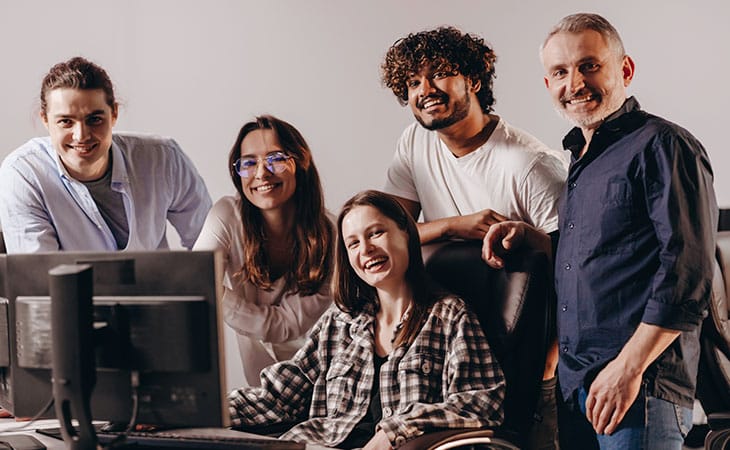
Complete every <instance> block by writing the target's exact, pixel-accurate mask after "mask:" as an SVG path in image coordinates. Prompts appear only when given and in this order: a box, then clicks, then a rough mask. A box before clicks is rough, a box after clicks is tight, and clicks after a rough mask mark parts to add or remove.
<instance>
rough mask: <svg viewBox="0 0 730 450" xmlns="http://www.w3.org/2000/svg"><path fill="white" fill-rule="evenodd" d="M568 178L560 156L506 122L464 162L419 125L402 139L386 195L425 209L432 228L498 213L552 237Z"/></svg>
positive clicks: (564, 163) (565, 166)
mask: <svg viewBox="0 0 730 450" xmlns="http://www.w3.org/2000/svg"><path fill="white" fill-rule="evenodd" d="M567 176H568V172H567V161H566V160H564V159H563V158H562V156H561V154H560V153H558V152H556V151H554V150H551V149H550V148H548V147H547V146H545V144H543V143H542V142H540V141H538V140H537V139H536V138H534V137H533V136H531V135H529V134H527V133H525V132H524V131H522V130H520V129H517V128H514V127H511V126H509V125H508V124H507V123H506V122H505V121H504V120H503V119H501V118H500V119H499V122H498V123H497V126H496V128H495V129H494V131H493V132H492V135H491V136H490V137H489V139H488V140H487V142H485V143H484V145H482V146H481V147H479V148H477V149H476V150H474V151H472V152H471V153H469V154H467V155H464V156H462V157H460V158H457V157H456V156H454V155H453V153H451V151H450V150H449V148H448V147H447V146H446V144H444V143H443V141H441V139H440V138H439V136H438V134H437V132H436V131H430V130H427V129H425V128H423V127H422V126H420V124H418V123H413V124H412V125H410V126H409V127H408V128H406V130H405V131H404V132H403V134H402V135H401V137H400V140H399V142H398V148H397V150H396V153H395V156H394V158H393V161H392V163H391V165H390V167H389V168H388V174H387V179H386V183H385V191H386V192H388V193H390V194H392V195H397V196H398V197H403V198H405V199H408V200H412V201H415V202H418V203H420V205H421V211H422V213H423V220H424V221H426V222H431V221H433V220H437V219H442V218H445V217H454V216H463V215H468V214H473V213H475V212H478V211H481V210H484V209H492V210H494V211H496V212H498V213H500V214H502V215H504V216H506V217H508V218H510V219H511V220H521V221H524V222H527V223H529V224H530V225H533V226H535V227H537V228H539V229H541V230H542V231H544V232H546V233H550V232H553V231H555V230H557V229H558V199H559V198H560V195H561V193H562V191H563V186H564V184H565V180H566V178H567Z"/></svg>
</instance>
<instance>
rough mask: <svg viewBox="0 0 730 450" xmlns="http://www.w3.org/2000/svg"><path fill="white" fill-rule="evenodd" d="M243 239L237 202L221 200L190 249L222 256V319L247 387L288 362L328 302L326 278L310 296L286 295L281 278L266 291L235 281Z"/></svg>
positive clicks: (258, 384)
mask: <svg viewBox="0 0 730 450" xmlns="http://www.w3.org/2000/svg"><path fill="white" fill-rule="evenodd" d="M242 236H243V220H242V219H241V200H240V198H239V197H238V196H225V197H222V198H221V199H220V200H218V201H217V202H216V203H215V205H213V208H211V210H210V212H209V213H208V217H207V218H206V220H205V225H203V230H202V231H201V232H200V236H199V237H198V240H197V242H196V243H195V247H193V250H219V251H221V253H222V255H223V264H224V270H225V275H224V278H223V287H224V293H223V299H222V302H223V305H222V306H223V320H224V321H225V322H226V324H227V325H228V326H230V327H231V328H233V330H234V331H235V332H236V338H237V340H238V350H239V352H240V354H241V362H242V363H243V374H244V378H245V382H246V385H248V386H260V384H261V380H260V378H259V373H260V372H261V369H263V368H265V367H268V366H270V365H271V364H274V363H275V362H278V361H283V360H285V359H289V358H291V357H292V356H293V355H294V353H296V351H297V350H299V348H300V347H301V346H302V344H304V340H305V338H306V337H307V333H308V332H309V330H310V328H312V326H313V325H314V323H315V322H316V321H317V320H318V319H319V317H320V316H321V315H322V313H324V311H325V310H326V309H327V308H328V307H329V306H330V305H331V304H332V298H331V296H330V293H329V279H328V280H327V281H326V282H325V283H323V284H322V287H321V288H320V290H319V292H318V293H316V294H314V295H302V294H292V293H291V292H287V291H285V289H284V277H283V276H282V277H279V278H278V279H277V280H276V281H274V283H273V286H272V287H271V290H265V289H261V288H259V287H258V286H256V285H254V284H253V283H250V282H246V283H241V282H240V281H239V282H236V279H237V277H236V276H235V274H236V273H237V272H239V271H240V270H241V268H242V267H243V243H242V242H241V239H242Z"/></svg>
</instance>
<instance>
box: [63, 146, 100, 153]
mask: <svg viewBox="0 0 730 450" xmlns="http://www.w3.org/2000/svg"><path fill="white" fill-rule="evenodd" d="M67 147H68V148H70V149H72V150H76V151H77V152H80V153H88V152H90V151H92V150H94V149H95V148H96V144H85V145H78V144H76V145H68V146H67Z"/></svg>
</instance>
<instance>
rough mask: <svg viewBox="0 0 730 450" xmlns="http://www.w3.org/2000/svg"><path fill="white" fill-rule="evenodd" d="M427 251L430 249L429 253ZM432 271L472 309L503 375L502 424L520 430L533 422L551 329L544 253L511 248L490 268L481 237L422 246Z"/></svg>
mask: <svg viewBox="0 0 730 450" xmlns="http://www.w3.org/2000/svg"><path fill="white" fill-rule="evenodd" d="M429 254H430V255H429ZM424 255H428V256H427V258H426V269H427V271H428V273H429V274H430V275H431V277H432V278H433V279H434V280H435V281H436V282H437V283H439V284H440V285H441V286H443V287H444V288H445V289H447V290H448V291H450V292H453V293H454V294H457V295H459V296H461V297H462V298H463V299H464V300H465V301H466V302H467V303H468V304H469V305H470V306H471V307H472V309H473V310H474V311H475V312H476V314H477V316H478V317H479V320H480V322H481V325H482V328H483V329H484V332H485V334H486V336H487V339H488V340H489V343H490V346H491V348H492V351H493V352H494V354H495V356H496V358H497V360H498V361H499V363H500V365H501V366H502V370H503V371H504V374H505V378H506V381H507V393H506V399H505V405H504V407H505V425H504V428H505V429H506V430H508V431H513V432H515V433H516V434H518V435H524V434H525V433H526V432H527V430H529V428H530V427H531V426H532V424H533V416H534V412H535V407H536V406H537V401H538V398H539V395H540V382H541V380H542V375H543V369H544V366H545V357H546V354H547V348H548V345H549V344H550V341H551V338H552V336H553V335H554V323H555V320H554V301H553V299H554V296H553V294H552V293H553V292H554V289H553V287H552V271H551V268H550V263H549V260H548V258H547V256H546V255H545V254H544V253H536V252H532V251H528V252H524V253H515V254H513V255H512V256H511V257H510V258H508V259H507V260H506V261H505V263H506V264H505V268H504V269H501V270H494V269H492V268H490V267H489V266H488V265H487V264H486V263H484V261H482V259H481V241H471V242H449V243H448V244H446V245H443V246H441V247H439V248H438V249H436V250H435V251H433V252H430V251H427V250H426V251H424Z"/></svg>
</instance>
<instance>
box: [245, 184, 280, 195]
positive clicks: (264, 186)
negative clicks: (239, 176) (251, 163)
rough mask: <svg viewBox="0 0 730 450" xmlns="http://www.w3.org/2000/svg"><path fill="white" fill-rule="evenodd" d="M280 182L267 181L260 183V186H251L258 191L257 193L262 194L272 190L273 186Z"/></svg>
mask: <svg viewBox="0 0 730 450" xmlns="http://www.w3.org/2000/svg"><path fill="white" fill-rule="evenodd" d="M279 184H280V183H267V184H262V185H261V186H256V187H255V188H251V189H252V190H254V191H256V192H258V193H259V194H263V193H266V192H269V191H271V190H273V189H274V188H276V187H278V186H279Z"/></svg>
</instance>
